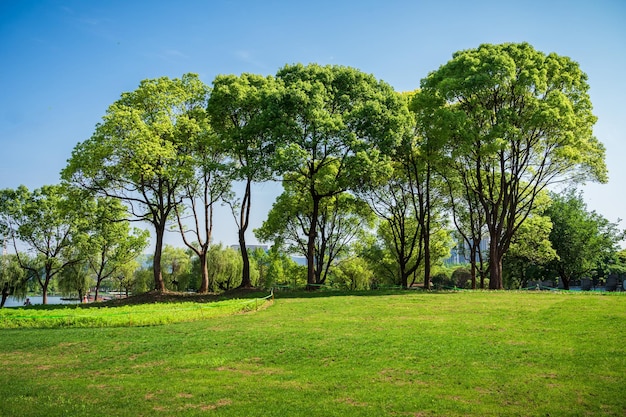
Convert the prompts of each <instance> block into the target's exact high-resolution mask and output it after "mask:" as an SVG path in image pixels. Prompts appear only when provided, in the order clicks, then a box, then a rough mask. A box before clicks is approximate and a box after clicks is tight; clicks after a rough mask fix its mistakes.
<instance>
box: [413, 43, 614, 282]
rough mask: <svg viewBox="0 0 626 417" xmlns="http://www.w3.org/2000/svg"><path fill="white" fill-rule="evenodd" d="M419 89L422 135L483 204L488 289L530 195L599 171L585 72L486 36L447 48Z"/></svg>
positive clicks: (498, 277)
mask: <svg viewBox="0 0 626 417" xmlns="http://www.w3.org/2000/svg"><path fill="white" fill-rule="evenodd" d="M421 87H422V90H421V92H420V96H421V97H422V99H421V101H420V103H419V105H420V106H423V109H424V111H422V112H421V114H422V117H425V118H428V119H429V121H428V123H427V124H423V126H425V128H424V134H426V135H429V136H434V137H438V138H444V139H445V141H446V144H447V152H448V156H449V157H450V159H449V161H450V165H451V166H454V168H455V169H457V170H458V171H461V172H464V173H466V175H467V179H468V181H467V186H468V187H469V188H470V189H471V191H472V192H473V193H475V194H476V196H477V198H478V201H479V203H480V204H481V206H482V207H483V209H484V212H485V216H486V218H485V220H486V226H487V230H488V234H489V240H490V243H489V273H490V274H489V275H490V281H489V287H490V288H492V289H500V288H502V286H503V282H502V258H503V256H504V254H505V253H506V252H507V250H508V248H509V245H510V244H511V239H512V237H513V236H514V234H515V233H516V231H517V230H518V228H519V227H520V225H521V224H522V223H523V222H524V220H525V219H526V218H527V217H528V215H529V213H530V212H531V211H532V209H533V205H534V201H535V198H536V196H537V195H538V194H539V193H540V192H541V191H542V190H544V189H545V188H546V187H547V186H548V185H550V184H553V183H555V182H557V181H564V180H570V181H578V180H580V181H583V180H595V181H602V182H603V181H606V179H607V173H606V166H605V163H604V154H605V151H604V147H603V145H602V144H601V143H600V142H599V141H598V140H597V139H596V138H595V137H594V136H593V132H592V128H593V124H594V123H595V121H596V117H595V116H594V115H593V113H592V106H591V101H590V99H589V94H588V90H589V85H588V83H587V76H586V74H585V73H584V72H582V71H581V69H580V67H579V65H578V64H577V63H576V62H575V61H573V60H572V59H570V58H568V57H564V56H559V55H557V54H555V53H551V54H548V55H546V54H544V53H542V52H539V51H537V50H535V49H534V48H533V47H532V46H531V45H529V44H527V43H521V44H514V43H507V44H501V45H488V44H485V45H481V46H480V47H478V48H476V49H470V50H465V51H460V52H457V53H455V54H454V55H453V58H452V60H450V61H449V62H448V63H446V64H445V65H443V66H441V67H440V68H439V69H438V70H436V71H434V72H432V73H431V74H429V76H428V77H427V78H425V79H424V80H422V83H421Z"/></svg>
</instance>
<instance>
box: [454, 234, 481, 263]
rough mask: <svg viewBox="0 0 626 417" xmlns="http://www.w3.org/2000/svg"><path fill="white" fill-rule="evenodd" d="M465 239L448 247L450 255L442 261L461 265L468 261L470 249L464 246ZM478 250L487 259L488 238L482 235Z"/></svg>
mask: <svg viewBox="0 0 626 417" xmlns="http://www.w3.org/2000/svg"><path fill="white" fill-rule="evenodd" d="M466 245H467V243H466V242H465V241H463V240H462V241H460V242H456V245H455V246H454V247H453V248H452V249H450V257H449V258H448V259H446V260H445V261H444V263H445V264H446V265H461V264H469V263H470V259H469V256H470V250H469V248H468V247H467V246H466ZM479 249H480V251H481V252H482V253H483V259H485V260H486V259H487V255H488V254H489V238H488V237H484V238H482V239H481V241H480V245H479ZM476 262H478V254H477V255H476Z"/></svg>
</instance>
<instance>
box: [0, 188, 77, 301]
mask: <svg viewBox="0 0 626 417" xmlns="http://www.w3.org/2000/svg"><path fill="white" fill-rule="evenodd" d="M1 199H2V201H3V202H4V204H6V205H5V206H4V207H3V210H2V212H3V224H4V227H5V228H6V229H7V233H8V234H9V236H11V238H12V240H13V243H14V247H15V248H17V243H16V242H17V241H19V242H21V244H22V245H24V246H25V247H26V250H27V251H29V253H30V254H31V255H32V256H31V257H28V259H27V258H24V260H22V256H21V255H20V253H19V252H17V253H16V255H17V260H18V262H19V264H20V266H21V267H22V268H24V269H26V270H27V271H28V274H29V276H31V277H33V278H34V279H35V280H36V282H37V283H38V284H39V286H40V288H41V291H42V293H43V299H44V304H45V303H46V302H47V294H48V287H49V286H50V284H51V281H52V279H53V278H54V277H55V276H57V274H59V273H60V272H61V271H63V269H64V268H66V267H68V266H70V265H72V264H73V263H76V262H78V260H79V258H78V255H77V252H76V251H75V250H74V246H75V245H76V244H77V242H78V241H80V234H81V228H82V218H83V216H82V215H83V213H84V201H83V200H82V199H79V198H77V194H76V193H74V192H73V191H72V190H71V188H70V187H67V186H65V185H45V186H43V187H41V188H38V189H36V190H33V191H32V192H31V191H29V190H28V188H26V187H25V186H23V185H21V186H19V187H18V188H17V189H16V190H2V197H1Z"/></svg>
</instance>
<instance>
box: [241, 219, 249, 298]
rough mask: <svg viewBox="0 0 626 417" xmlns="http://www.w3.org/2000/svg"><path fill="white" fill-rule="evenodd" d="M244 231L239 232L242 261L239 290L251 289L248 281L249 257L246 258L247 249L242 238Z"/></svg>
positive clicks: (244, 239) (243, 237)
mask: <svg viewBox="0 0 626 417" xmlns="http://www.w3.org/2000/svg"><path fill="white" fill-rule="evenodd" d="M244 234H245V231H244V230H239V247H240V248H241V259H242V260H243V269H242V273H241V276H242V280H241V285H240V286H239V288H251V287H252V281H251V280H250V257H249V256H248V249H247V248H246V238H245V236H244Z"/></svg>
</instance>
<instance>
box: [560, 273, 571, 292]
mask: <svg viewBox="0 0 626 417" xmlns="http://www.w3.org/2000/svg"><path fill="white" fill-rule="evenodd" d="M559 276H560V277H561V282H562V283H563V289H564V290H569V281H570V279H569V277H568V276H565V275H559Z"/></svg>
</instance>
